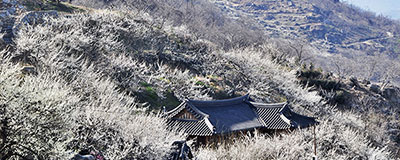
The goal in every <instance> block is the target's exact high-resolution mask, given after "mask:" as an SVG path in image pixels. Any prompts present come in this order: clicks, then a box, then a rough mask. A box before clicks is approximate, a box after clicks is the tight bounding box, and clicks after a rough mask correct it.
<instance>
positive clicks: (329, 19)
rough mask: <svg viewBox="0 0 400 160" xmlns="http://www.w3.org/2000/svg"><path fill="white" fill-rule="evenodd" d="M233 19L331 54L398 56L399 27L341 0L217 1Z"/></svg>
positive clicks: (272, 35) (274, 35)
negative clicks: (245, 19)
mask: <svg viewBox="0 0 400 160" xmlns="http://www.w3.org/2000/svg"><path fill="white" fill-rule="evenodd" d="M213 2H214V3H216V4H217V5H218V6H219V7H220V8H221V9H222V10H224V11H225V12H228V13H229V15H230V16H231V17H233V18H234V17H238V16H246V17H248V18H253V19H255V20H256V21H257V22H258V23H259V24H261V25H263V26H264V28H265V31H266V32H267V34H268V35H269V36H271V37H275V38H285V39H300V40H305V41H307V42H308V43H311V44H312V45H313V46H314V47H316V48H318V49H319V50H320V51H326V52H329V53H341V54H352V53H354V52H357V53H361V54H368V55H371V54H374V53H376V52H379V53H385V54H387V55H390V56H392V57H397V55H398V54H399V53H400V51H399V50H398V47H397V46H398V44H399V36H398V35H399V33H400V25H399V24H398V23H397V22H395V21H393V20H390V19H388V18H386V17H383V16H376V15H375V14H374V13H372V12H368V11H364V10H361V9H359V8H357V7H355V6H352V5H349V4H347V3H344V2H340V1H338V0H279V1H275V0H215V1H213Z"/></svg>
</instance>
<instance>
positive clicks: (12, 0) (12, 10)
mask: <svg viewBox="0 0 400 160" xmlns="http://www.w3.org/2000/svg"><path fill="white" fill-rule="evenodd" d="M24 11H25V7H24V6H23V5H21V4H20V3H19V2H18V1H16V0H1V1H0V39H2V41H3V43H5V44H10V43H12V38H13V37H14V32H13V27H14V24H15V17H16V16H18V15H19V14H21V13H22V12H24Z"/></svg>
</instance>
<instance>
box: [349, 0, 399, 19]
mask: <svg viewBox="0 0 400 160" xmlns="http://www.w3.org/2000/svg"><path fill="white" fill-rule="evenodd" d="M343 1H347V2H349V3H350V4H353V5H355V6H358V7H360V8H363V9H366V10H368V11H372V12H376V13H378V14H383V15H385V16H388V17H390V18H393V19H397V20H400V0H343Z"/></svg>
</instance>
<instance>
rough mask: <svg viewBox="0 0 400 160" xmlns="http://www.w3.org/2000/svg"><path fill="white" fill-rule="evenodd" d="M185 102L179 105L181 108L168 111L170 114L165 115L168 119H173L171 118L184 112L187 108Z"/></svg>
mask: <svg viewBox="0 0 400 160" xmlns="http://www.w3.org/2000/svg"><path fill="white" fill-rule="evenodd" d="M185 103H186V102H185V101H184V102H182V103H181V104H179V106H177V107H175V108H174V109H172V110H170V111H168V112H166V113H165V115H166V117H169V118H171V117H173V116H175V115H176V114H178V113H179V112H180V111H182V110H183V109H184V108H185V107H184V106H185Z"/></svg>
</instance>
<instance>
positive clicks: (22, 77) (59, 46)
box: [0, 1, 400, 159]
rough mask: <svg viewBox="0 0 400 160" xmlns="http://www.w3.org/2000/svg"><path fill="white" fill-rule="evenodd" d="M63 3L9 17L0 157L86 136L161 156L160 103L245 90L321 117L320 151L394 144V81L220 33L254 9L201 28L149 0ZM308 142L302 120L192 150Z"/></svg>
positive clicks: (245, 153) (289, 148)
mask: <svg viewBox="0 0 400 160" xmlns="http://www.w3.org/2000/svg"><path fill="white" fill-rule="evenodd" d="M21 2H22V1H12V3H16V4H21V5H22V3H21ZM87 2H90V1H87ZM92 2H93V1H92ZM94 2H96V1H94ZM144 2H152V1H144ZM154 2H158V4H157V5H159V6H163V7H170V6H171V5H172V3H170V2H169V1H165V2H159V1H154ZM171 2H172V1H171ZM164 3H165V4H164ZM39 4H40V3H39ZM61 4H64V5H65V6H69V8H81V9H80V10H79V12H72V13H71V12H65V11H64V10H61V9H59V8H58V9H57V8H56V10H55V11H48V10H47V9H46V8H44V9H43V10H41V11H21V13H15V14H14V15H11V16H10V17H8V18H13V19H14V18H15V19H14V20H15V21H14V22H15V23H14V24H12V28H13V30H12V31H13V37H12V38H11V39H10V40H11V42H7V43H4V44H2V48H1V49H0V56H1V57H2V59H1V60H0V62H1V63H0V90H2V92H1V93H0V106H1V108H0V109H1V110H0V121H1V128H0V130H1V133H2V134H1V135H0V136H1V138H0V148H1V150H0V159H18V158H22V159H70V158H71V157H72V156H73V154H74V153H77V152H79V151H80V150H82V149H86V148H92V149H95V150H97V151H100V152H102V153H103V155H104V156H105V157H106V158H107V159H168V158H170V153H171V144H172V142H173V141H176V140H182V139H184V135H182V134H181V133H176V132H175V131H173V130H169V129H167V128H166V127H165V125H164V122H165V120H164V119H163V118H161V117H160V116H159V115H158V114H157V113H159V112H160V110H161V107H162V106H166V107H167V108H168V109H171V108H173V107H175V106H177V105H178V104H179V103H180V102H182V101H183V100H185V99H186V98H191V99H203V100H210V99H226V98H231V97H237V96H239V95H244V94H246V93H249V94H250V95H251V97H252V99H254V100H255V101H260V102H266V103H270V102H283V101H288V102H290V103H291V105H292V106H293V108H292V109H293V110H294V111H296V112H298V113H301V114H304V115H309V116H314V117H317V119H318V121H319V122H320V124H319V125H318V126H317V128H316V134H317V137H318V140H317V157H318V158H321V159H394V158H399V156H400V153H399V152H398V151H399V147H400V138H399V136H400V125H399V124H400V123H399V122H400V120H399V113H400V112H399V108H398V106H399V103H400V102H399V101H398V99H399V97H400V94H399V92H400V90H399V88H396V87H395V86H389V85H388V86H382V85H381V86H376V85H377V84H371V83H368V82H365V83H364V81H361V80H357V78H349V77H338V76H335V75H332V74H330V73H329V72H324V71H322V70H321V69H318V68H316V67H314V66H313V65H310V64H306V63H303V65H302V67H301V66H299V64H298V63H299V61H298V60H293V57H295V56H292V57H291V56H288V57H285V56H280V55H285V54H286V51H287V50H285V49H288V46H286V47H285V46H284V45H276V41H264V42H262V43H261V42H260V41H259V40H255V41H252V40H254V39H257V38H255V37H257V33H259V30H258V29H257V28H254V30H243V32H241V33H238V35H240V36H232V37H233V38H237V39H232V37H230V38H227V36H224V35H225V34H228V33H229V34H232V33H234V32H236V31H240V29H245V27H248V26H249V25H248V24H247V22H251V21H241V22H240V24H241V26H240V27H235V28H234V29H235V30H230V28H228V29H227V28H226V27H227V26H235V25H234V24H238V23H239V22H237V21H230V18H229V17H228V16H226V15H225V14H223V12H219V11H218V10H215V12H213V13H215V14H217V13H218V14H217V15H215V16H214V17H219V18H220V20H222V21H224V23H223V24H219V25H218V23H217V22H218V21H215V23H214V24H213V25H208V24H203V23H201V24H199V25H198V26H197V27H199V28H198V30H196V25H195V24H194V23H192V21H190V20H193V19H201V18H204V17H203V16H199V17H194V18H193V17H189V18H188V19H186V20H184V21H181V22H180V23H178V22H177V21H175V20H177V18H172V19H167V18H165V19H164V18H163V17H162V16H160V15H162V14H164V13H171V14H172V12H174V13H176V15H180V13H179V12H175V10H171V11H168V12H161V11H157V12H156V8H157V7H154V6H153V7H154V8H153V10H152V9H149V6H147V7H146V4H147V3H144V4H143V6H144V7H143V8H148V9H143V8H130V9H129V10H123V9H108V10H107V9H102V7H104V6H100V7H96V8H97V9H95V8H85V7H80V6H75V5H71V4H67V3H61ZM204 4H206V6H207V7H211V6H212V5H211V6H210V4H211V3H205V2H204ZM43 5H44V4H43ZM47 5H49V3H47ZM50 5H51V3H50ZM106 5H107V4H106ZM1 6H2V7H4V6H5V9H6V10H7V9H9V8H10V7H12V6H15V4H10V3H6V2H2V4H1ZM23 6H26V5H23ZM7 7H8V8H7ZM207 7H204V6H203V7H202V6H196V9H193V10H190V11H193V12H194V13H199V12H203V11H204V10H201V8H203V9H210V8H207ZM214 7H215V6H214ZM150 8H151V7H150ZM214 9H215V8H214ZM28 10H29V9H28ZM151 11H154V13H152V12H151ZM40 13H46V14H45V15H43V14H41V15H43V16H33V17H31V19H30V20H33V21H23V20H24V17H26V16H24V15H27V14H30V15H38V14H40ZM48 13H56V14H48ZM194 13H185V14H183V15H181V17H186V16H187V15H194ZM219 13H220V14H219ZM185 15H186V16H185ZM204 15H210V14H208V13H206V12H204ZM160 17H161V18H160ZM165 17H166V16H165ZM212 19H213V18H211V19H208V20H212ZM225 20H226V21H225ZM25 22H26V23H25ZM29 22H32V23H29ZM242 22H243V23H242ZM245 22H246V23H245ZM186 23H187V24H186ZM185 24H186V25H185ZM203 27H204V28H203ZM224 28H225V29H224ZM206 31H209V32H210V33H207V32H206ZM214 33H215V34H214ZM213 35H217V36H216V37H213ZM285 43H286V42H285ZM294 52H295V51H294ZM297 58H298V57H297ZM295 59H296V57H295ZM300 65H301V64H300ZM16 133H18V134H16ZM312 147H313V138H312V132H311V129H307V128H306V129H299V130H295V131H293V132H289V133H285V134H281V135H254V136H245V137H244V138H243V139H237V140H236V141H235V142H233V143H232V144H226V145H223V146H221V147H209V146H204V147H200V148H198V149H196V150H195V157H196V159H310V158H311V157H312V156H313V153H312Z"/></svg>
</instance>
